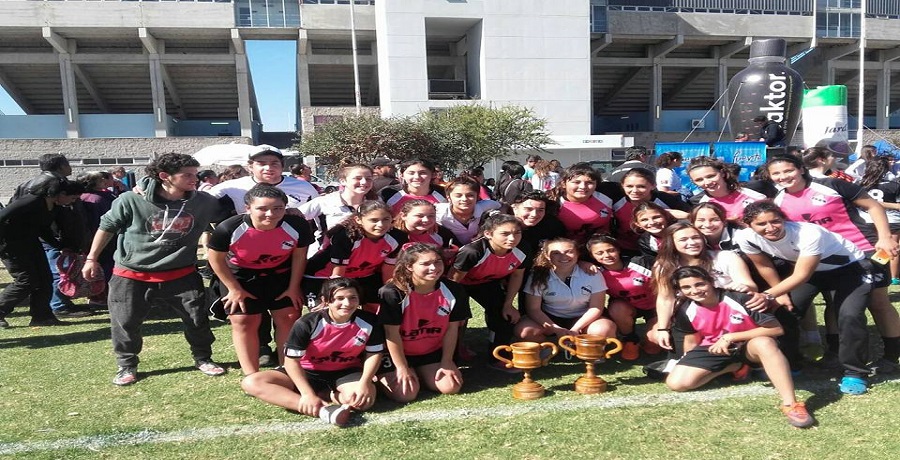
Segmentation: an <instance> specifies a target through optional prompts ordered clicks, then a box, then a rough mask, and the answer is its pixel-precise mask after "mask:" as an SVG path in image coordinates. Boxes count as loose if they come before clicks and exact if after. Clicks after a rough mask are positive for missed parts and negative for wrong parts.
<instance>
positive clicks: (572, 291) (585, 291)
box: [525, 265, 606, 318]
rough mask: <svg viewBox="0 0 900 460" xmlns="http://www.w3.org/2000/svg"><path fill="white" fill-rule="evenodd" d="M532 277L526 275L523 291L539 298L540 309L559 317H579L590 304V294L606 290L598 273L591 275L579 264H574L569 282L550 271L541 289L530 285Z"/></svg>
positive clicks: (603, 281) (604, 282) (604, 283)
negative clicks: (544, 285)
mask: <svg viewBox="0 0 900 460" xmlns="http://www.w3.org/2000/svg"><path fill="white" fill-rule="evenodd" d="M531 281H532V277H528V282H527V283H526V284H525V293H526V294H531V295H533V296H537V297H540V298H541V310H543V311H545V312H546V313H549V314H551V315H553V316H557V317H559V318H580V317H581V316H582V315H584V313H585V312H587V310H588V307H589V306H590V299H591V295H593V294H596V293H598V292H606V281H605V280H604V278H603V276H602V275H600V274H599V273H598V274H596V275H591V274H589V273H587V272H585V271H584V270H582V269H581V267H579V266H577V265H576V266H575V271H574V272H572V278H571V279H570V280H569V284H566V283H565V282H564V281H563V280H561V279H559V276H558V275H557V274H556V273H555V272H553V271H551V272H550V276H549V277H548V278H547V287H546V288H544V289H543V290H541V291H537V290H535V289H534V288H533V287H532V286H531Z"/></svg>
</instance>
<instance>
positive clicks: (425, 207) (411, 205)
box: [394, 200, 459, 261]
mask: <svg viewBox="0 0 900 460" xmlns="http://www.w3.org/2000/svg"><path fill="white" fill-rule="evenodd" d="M436 214H437V211H436V210H435V208H434V204H433V203H431V202H430V201H425V200H410V201H407V202H406V203H403V207H401V208H400V212H399V213H397V215H396V216H395V217H394V228H396V229H397V230H400V231H401V232H404V233H406V237H407V239H408V241H409V242H410V243H425V244H428V245H431V246H434V247H436V248H438V249H440V250H441V253H442V254H443V255H444V260H445V261H452V260H453V256H455V255H456V251H457V250H459V248H458V247H457V246H456V244H455V243H456V236H455V235H453V233H452V232H450V230H447V229H446V228H444V227H441V226H440V225H438V223H437V217H436Z"/></svg>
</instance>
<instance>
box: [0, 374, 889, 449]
mask: <svg viewBox="0 0 900 460" xmlns="http://www.w3.org/2000/svg"><path fill="white" fill-rule="evenodd" d="M884 382H893V383H896V382H900V379H892V380H886V381H884ZM802 389H804V390H809V391H827V390H831V391H835V390H836V389H835V382H831V381H817V382H805V384H804V385H803V388H802ZM765 395H772V396H773V397H775V396H776V395H775V393H774V390H773V389H772V388H771V387H770V386H768V385H764V384H763V383H762V382H760V383H758V384H749V385H741V386H735V387H725V388H717V389H712V390H703V391H697V392H692V393H661V394H650V395H647V394H642V395H633V396H621V397H616V396H612V397H608V396H606V395H603V396H584V397H581V396H570V397H567V398H566V399H553V398H544V399H540V400H537V401H531V402H513V403H511V404H510V405H508V406H492V407H480V408H465V409H447V410H444V409H442V410H430V411H413V412H401V413H387V414H366V415H365V416H364V417H365V422H364V424H363V425H362V426H367V425H390V424H394V423H401V422H427V421H448V420H454V419H456V420H460V419H466V418H471V417H511V416H516V415H523V414H527V413H533V412H558V411H567V410H578V409H612V408H620V407H636V406H648V407H650V406H665V405H673V404H686V403H697V402H701V403H702V402H714V401H719V400H723V399H729V398H737V397H746V396H765ZM332 428H333V427H332V426H331V425H327V424H325V423H324V422H322V421H320V420H316V419H313V418H307V419H306V420H304V421H302V422H282V423H265V424H254V425H232V426H223V427H210V428H188V429H184V430H177V431H170V432H158V431H151V430H144V431H139V432H134V433H121V434H112V435H99V436H82V437H78V438H71V439H58V440H54V441H35V442H12V443H2V444H0V455H11V454H21V453H26V452H34V451H46V450H51V451H52V450H65V449H88V450H94V451H96V450H100V449H104V448H108V447H117V446H126V445H138V444H153V443H165V442H185V441H202V440H208V439H216V438H221V437H225V436H228V437H234V436H248V435H258V434H272V433H286V434H287V433H290V434H299V433H310V432H315V431H323V430H328V429H332Z"/></svg>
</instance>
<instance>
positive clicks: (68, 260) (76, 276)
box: [56, 251, 106, 299]
mask: <svg viewBox="0 0 900 460" xmlns="http://www.w3.org/2000/svg"><path fill="white" fill-rule="evenodd" d="M85 257H86V256H83V255H81V254H76V253H74V252H72V251H63V252H62V254H60V256H59V258H58V259H56V270H57V271H58V272H59V283H58V284H57V289H59V292H60V293H61V294H62V295H64V296H66V297H69V298H72V299H78V298H81V297H92V296H96V295H100V294H102V293H103V291H104V290H105V289H106V281H105V280H104V278H103V277H102V276H101V277H100V278H98V279H96V280H94V281H88V280H86V279H84V276H82V274H81V269H82V268H83V267H84V260H85ZM101 271H102V269H101Z"/></svg>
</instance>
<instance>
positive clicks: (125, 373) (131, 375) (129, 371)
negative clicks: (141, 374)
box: [112, 366, 137, 387]
mask: <svg viewBox="0 0 900 460" xmlns="http://www.w3.org/2000/svg"><path fill="white" fill-rule="evenodd" d="M134 382H137V368H136V367H128V366H124V367H123V366H119V371H118V372H116V376H115V377H113V380H112V383H113V385H118V386H120V387H124V386H126V385H131V384H132V383H134Z"/></svg>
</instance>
